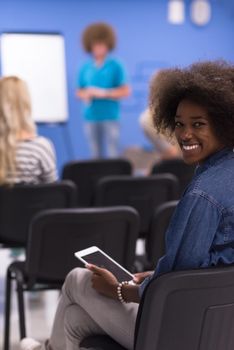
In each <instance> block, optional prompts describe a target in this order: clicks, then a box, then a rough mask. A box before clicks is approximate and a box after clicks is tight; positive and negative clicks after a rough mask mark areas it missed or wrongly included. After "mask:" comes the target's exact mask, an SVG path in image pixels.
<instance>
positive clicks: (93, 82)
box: [77, 23, 130, 158]
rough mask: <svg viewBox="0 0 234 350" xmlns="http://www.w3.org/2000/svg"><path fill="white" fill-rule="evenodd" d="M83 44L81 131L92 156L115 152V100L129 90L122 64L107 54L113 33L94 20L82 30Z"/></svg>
mask: <svg viewBox="0 0 234 350" xmlns="http://www.w3.org/2000/svg"><path fill="white" fill-rule="evenodd" d="M82 41H83V46H84V49H85V51H86V52H87V53H89V54H90V55H91V59H89V60H87V62H85V63H84V65H83V66H82V68H81V69H80V71H79V74H78V78H77V96H78V97H79V98H80V99H81V100H82V101H83V102H84V107H85V108H84V117H85V121H86V123H85V132H86V135H87V138H88V142H89V145H90V150H91V155H92V157H93V158H103V157H104V155H105V150H106V154H107V156H108V157H111V158H113V157H117V156H118V153H119V133H120V130H119V117H120V104H119V100H120V99H122V98H124V97H127V96H128V95H129V94H130V88H129V86H128V83H127V78H126V73H125V69H124V67H123V65H122V64H121V63H120V62H119V61H118V60H117V59H115V58H113V57H112V56H110V52H111V51H112V50H113V49H114V48H115V46H116V35H115V32H114V30H113V28H112V27H111V26H109V25H108V24H106V23H95V24H92V25H90V26H88V27H87V28H86V29H85V31H84V32H83V37H82Z"/></svg>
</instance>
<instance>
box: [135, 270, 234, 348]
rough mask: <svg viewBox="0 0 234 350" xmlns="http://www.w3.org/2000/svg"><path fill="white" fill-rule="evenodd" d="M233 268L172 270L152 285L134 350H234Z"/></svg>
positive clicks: (144, 306) (144, 303)
mask: <svg viewBox="0 0 234 350" xmlns="http://www.w3.org/2000/svg"><path fill="white" fill-rule="evenodd" d="M233 320H234V267H233V266H231V267H222V268H212V269H199V270H192V271H182V272H172V273H169V274H165V275H162V276H160V277H158V278H157V279H155V280H153V281H151V282H150V284H149V286H148V287H147V288H146V291H145V293H144V296H143V300H142V302H141V305H140V309H139V313H138V319H137V325H136V334H135V335H136V338H135V340H136V342H135V347H134V349H135V350H142V349H144V350H224V349H225V350H233V349H234V322H233Z"/></svg>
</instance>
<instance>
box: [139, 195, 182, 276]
mask: <svg viewBox="0 0 234 350" xmlns="http://www.w3.org/2000/svg"><path fill="white" fill-rule="evenodd" d="M177 204H178V201H170V202H166V203H163V204H162V205H160V206H159V207H158V208H157V209H156V210H155V212H154V215H153V217H152V221H151V224H150V230H149V234H148V235H147V238H146V244H145V249H146V257H147V262H148V264H149V265H148V266H147V267H148V269H150V270H151V269H154V268H155V266H156V265H157V262H158V260H159V259H160V258H161V257H162V256H163V255H164V253H165V233H166V230H167V228H168V225H169V223H170V220H171V217H172V214H173V213H174V211H175V208H176V206H177Z"/></svg>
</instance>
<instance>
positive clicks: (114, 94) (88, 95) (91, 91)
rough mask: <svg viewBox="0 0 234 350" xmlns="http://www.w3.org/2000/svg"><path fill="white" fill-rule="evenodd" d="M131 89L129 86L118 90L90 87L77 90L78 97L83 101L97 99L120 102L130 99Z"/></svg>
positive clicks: (120, 87)
mask: <svg viewBox="0 0 234 350" xmlns="http://www.w3.org/2000/svg"><path fill="white" fill-rule="evenodd" d="M130 93H131V89H130V87H129V86H128V85H122V86H119V87H117V88H111V89H103V88H98V87H89V88H86V89H84V88H83V89H77V91H76V95H77V96H78V97H79V98H80V99H82V100H83V101H87V100H91V99H93V98H95V99H110V100H119V99H121V98H124V97H128V96H129V95H130Z"/></svg>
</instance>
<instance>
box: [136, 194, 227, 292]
mask: <svg viewBox="0 0 234 350" xmlns="http://www.w3.org/2000/svg"><path fill="white" fill-rule="evenodd" d="M221 215H222V210H221V208H220V207H219V206H218V205H217V204H216V203H215V202H214V201H212V199H211V198H209V197H208V196H205V195H203V194H202V193H196V192H194V191H193V192H189V193H186V194H185V195H184V197H183V198H182V199H181V201H180V202H179V204H178V206H177V208H176V211H175V213H174V215H173V218H172V220H171V222H170V225H169V227H168V230H167V233H166V254H165V255H164V256H163V257H162V258H161V259H160V260H159V261H158V264H157V267H156V269H155V272H154V274H153V275H152V277H150V278H147V279H146V280H145V281H144V282H143V283H142V284H141V286H140V295H142V293H143V291H144V288H145V287H146V285H147V284H148V282H149V280H150V279H151V278H155V277H157V276H159V275H160V274H163V273H166V272H170V271H173V270H185V269H193V268H198V267H200V266H201V265H202V263H203V262H204V261H205V260H206V259H207V257H208V255H209V250H210V248H211V245H212V242H213V239H214V236H215V233H216V231H217V228H218V225H219V222H220V219H221Z"/></svg>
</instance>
